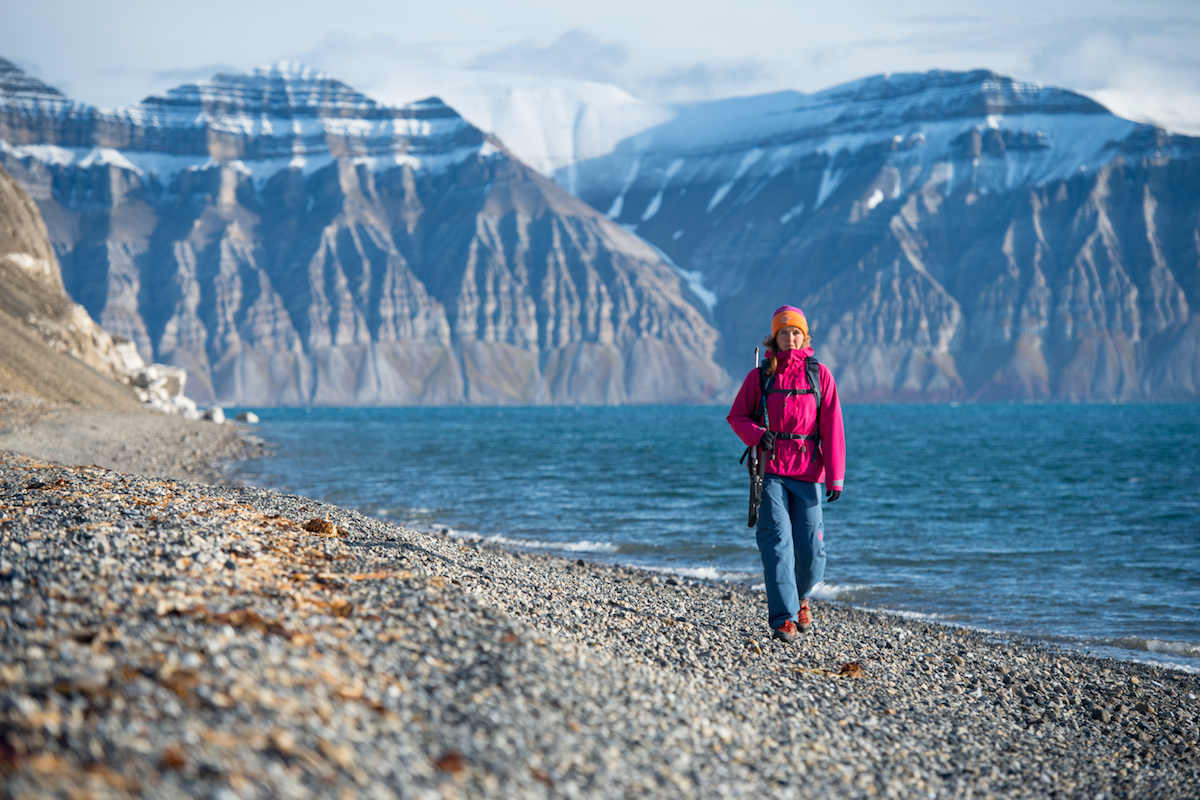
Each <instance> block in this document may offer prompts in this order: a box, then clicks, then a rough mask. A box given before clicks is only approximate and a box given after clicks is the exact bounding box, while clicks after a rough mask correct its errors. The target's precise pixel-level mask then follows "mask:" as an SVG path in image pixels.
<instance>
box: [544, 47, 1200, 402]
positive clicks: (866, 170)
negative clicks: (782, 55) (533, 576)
mask: <svg viewBox="0 0 1200 800" xmlns="http://www.w3.org/2000/svg"><path fill="white" fill-rule="evenodd" d="M555 177H556V179H557V180H558V181H559V182H560V183H562V184H563V185H569V186H571V187H572V189H573V191H575V192H576V193H577V194H578V196H580V197H581V198H583V199H584V200H586V201H587V202H588V203H590V204H591V205H592V206H593V207H595V208H596V209H598V210H602V211H605V212H606V213H607V215H608V216H609V217H611V218H612V219H614V220H616V221H619V222H621V223H622V224H624V225H626V226H627V227H629V228H630V229H631V230H636V232H637V233H638V234H639V235H640V236H642V237H643V238H644V239H646V240H647V241H649V242H651V243H652V244H653V245H655V246H656V247H658V248H659V249H660V250H661V251H662V252H663V253H664V254H665V255H666V256H668V257H669V258H670V259H671V260H672V261H673V263H675V264H676V265H678V267H679V269H680V270H681V272H682V273H683V274H685V275H687V276H689V278H690V281H691V285H692V288H693V293H694V294H695V295H696V296H697V297H701V298H704V299H705V301H706V302H707V303H708V304H710V306H711V313H712V316H713V319H714V320H715V323H716V325H717V327H718V329H719V330H720V332H721V343H720V346H719V350H718V353H717V358H718V361H719V362H720V363H721V364H722V365H723V366H725V368H726V369H728V370H729V371H730V372H732V373H734V374H735V375H741V374H743V373H744V372H745V370H746V368H747V366H748V362H749V361H750V358H749V352H750V350H751V348H753V346H754V345H755V344H756V343H757V342H758V340H759V339H760V338H761V337H762V336H763V335H764V333H765V332H766V328H767V320H769V318H770V314H771V311H772V310H773V308H775V307H776V306H778V305H779V304H781V303H783V302H790V303H793V304H796V305H800V306H801V307H802V308H803V309H804V310H805V312H806V313H807V314H808V316H809V320H810V323H811V325H812V329H813V335H814V339H815V344H816V347H817V353H818V356H819V357H820V358H821V359H822V360H823V361H825V362H827V363H828V364H829V365H830V366H831V367H832V368H833V370H834V373H835V374H836V376H837V379H838V383H839V387H840V388H841V390H842V393H843V395H844V396H846V397H847V398H848V399H857V400H864V401H902V400H915V401H947V400H968V399H979V400H984V399H986V400H1013V399H1016V400H1037V399H1059V400H1071V401H1076V400H1078V401H1129V400H1173V399H1188V400H1195V399H1197V398H1198V397H1200V319H1198V318H1197V314H1196V309H1200V140H1198V139H1194V138H1189V137H1185V136H1176V135H1172V134H1170V133H1168V132H1166V131H1164V130H1162V129H1159V128H1155V127H1153V126H1149V125H1142V124H1138V123H1135V122H1131V121H1128V120H1124V119H1121V118H1119V117H1116V116H1114V115H1113V114H1111V113H1109V112H1108V111H1107V110H1106V109H1105V108H1104V107H1102V106H1100V105H1099V104H1097V103H1095V102H1093V101H1092V100H1089V99H1088V98H1086V97H1083V96H1081V95H1078V94H1075V93H1073V92H1070V91H1066V90H1062V89H1055V88H1049V87H1042V86H1037V85H1033V84H1028V83H1021V82H1018V81H1014V80H1012V79H1010V78H1006V77H1004V76H1001V75H997V74H995V73H992V72H987V71H977V72H968V73H954V72H942V71H934V72H928V73H924V74H904V75H890V76H888V75H883V76H876V77H872V78H867V79H864V80H860V81H856V82H853V83H850V84H846V85H844V86H838V87H835V88H832V89H829V90H827V91H823V92H819V93H816V94H812V95H804V94H799V93H796V92H782V93H778V94H772V95H766V96H760V97H749V98H736V99H731V100H724V101H717V102H708V103H696V104H690V105H686V106H679V107H677V108H676V114H675V116H674V118H673V119H671V120H670V121H668V122H666V123H664V124H662V125H659V126H657V127H655V128H652V129H650V130H647V131H644V132H641V133H639V134H637V135H636V136H632V137H630V138H628V139H626V140H625V141H623V142H621V143H620V144H619V145H618V146H617V147H615V148H614V149H613V151H612V152H611V153H608V154H605V155H602V156H599V157H596V158H593V159H589V160H586V161H583V162H580V163H576V164H572V165H570V166H569V167H564V168H561V169H559V170H558V171H557V172H556V175H555Z"/></svg>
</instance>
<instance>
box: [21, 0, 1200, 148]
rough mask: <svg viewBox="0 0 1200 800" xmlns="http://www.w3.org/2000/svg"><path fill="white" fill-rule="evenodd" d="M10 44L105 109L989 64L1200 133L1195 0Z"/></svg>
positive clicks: (149, 33) (569, 10) (26, 25)
mask: <svg viewBox="0 0 1200 800" xmlns="http://www.w3.org/2000/svg"><path fill="white" fill-rule="evenodd" d="M0 56H2V57H4V58H7V59H9V60H10V61H13V62H15V63H16V64H17V65H18V66H20V67H22V68H23V69H25V70H26V71H28V72H30V73H32V74H33V75H35V76H37V77H39V78H41V79H42V80H44V81H46V82H48V83H51V84H53V85H55V86H57V87H58V88H60V89H61V90H63V91H64V92H65V93H66V94H68V95H69V96H70V97H72V98H73V99H76V100H81V101H84V102H87V103H91V104H93V105H98V106H100V107H104V108H112V107H117V106H122V105H130V104H132V103H136V102H137V101H139V100H141V99H142V98H143V97H146V96H148V95H150V94H154V93H161V92H163V91H165V90H166V89H169V88H171V87H173V86H177V85H179V84H181V83H188V82H194V81H197V80H203V79H206V78H209V77H211V76H212V75H214V74H216V73H217V72H231V71H232V72H242V71H248V70H251V69H253V68H254V67H256V66H260V65H264V64H269V63H271V62H274V61H277V60H280V59H296V60H300V61H303V62H305V63H307V64H309V65H310V66H313V67H316V68H319V69H323V70H326V71H328V72H330V73H332V74H333V75H334V76H335V77H337V78H339V79H341V80H343V81H345V82H346V83H349V84H350V85H352V86H354V87H355V88H357V89H359V90H361V91H363V92H366V93H367V94H369V95H371V96H373V97H375V98H376V99H379V100H381V101H384V102H389V103H403V102H409V101H412V100H416V99H419V98H421V97H426V96H428V95H430V94H437V93H438V89H439V87H441V86H443V85H445V84H446V82H447V81H448V80H451V79H453V80H457V81H462V80H464V79H466V80H469V79H470V78H471V76H472V75H475V74H479V75H483V74H484V73H486V74H487V75H488V76H490V79H492V80H494V79H495V76H496V75H520V76H524V77H523V79H524V80H529V78H530V76H533V77H534V78H555V79H562V78H571V79H579V80H589V81H599V82H605V83H612V84H615V85H617V86H619V87H621V88H622V89H624V90H625V91H626V92H628V93H630V94H631V95H633V96H635V97H637V98H642V99H645V100H651V101H682V100H704V99H715V98H720V97H730V96H735V95H749V94H759V93H764V92H770V91H777V90H782V89H794V90H798V91H802V92H813V91H818V90H820V89H825V88H828V87H830V86H834V85H837V84H839V83H844V82H846V81H850V80H855V79H857V78H862V77H866V76H868V75H875V74H879V73H884V72H891V73H897V72H923V71H926V70H929V69H949V70H965V69H976V68H986V69H991V70H994V71H996V72H999V73H1002V74H1006V75H1009V76H1012V77H1014V78H1018V79H1020V80H1027V81H1034V82H1037V83H1041V84H1044V85H1048V86H1059V87H1063V88H1067V89H1073V90H1076V91H1079V92H1082V93H1084V94H1087V95H1089V96H1091V97H1093V98H1095V99H1096V100H1098V101H1100V102H1101V103H1103V104H1104V105H1106V106H1108V107H1109V108H1110V109H1112V110H1113V111H1114V112H1116V113H1118V114H1120V115H1121V116H1125V117H1128V118H1131V119H1137V120H1139V121H1149V122H1155V123H1157V124H1160V125H1162V126H1164V127H1166V128H1168V129H1170V130H1173V131H1176V132H1181V133H1191V134H1194V135H1200V2H1197V1H1196V0H1142V2H1140V3H1137V4H1134V3H1130V2H1129V1H1128V0H1120V2H1117V1H1116V0H1088V2H1082V1H1081V0H1040V1H1034V0H1007V2H1004V3H995V2H989V3H979V2H975V3H972V2H969V1H964V0H955V2H948V1H945V0H906V2H901V3H898V2H894V0H889V1H888V2H883V1H882V0H843V2H838V3H820V2H812V0H738V1H737V2H736V3H735V2H714V1H713V0H608V2H604V3H596V2H586V3H585V2H575V0H510V1H509V2H507V3H496V2H495V1H494V0H440V1H439V2H429V0H421V2H415V1H414V0H339V2H337V3H330V2H327V0H323V1H322V2H316V0H289V1H288V2H286V3H285V2H273V3H267V2H261V1H260V0H207V2H205V3H187V4H184V3H164V2H162V0H112V2H110V3H105V4H99V5H98V4H96V3H95V2H93V1H92V0H88V2H84V1H83V0H37V2H23V3H19V2H12V3H9V4H8V8H6V10H5V12H4V24H3V26H0Z"/></svg>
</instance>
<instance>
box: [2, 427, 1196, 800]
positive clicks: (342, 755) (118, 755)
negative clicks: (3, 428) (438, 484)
mask: <svg viewBox="0 0 1200 800" xmlns="http://www.w3.org/2000/svg"><path fill="white" fill-rule="evenodd" d="M191 424H193V425H203V424H206V423H202V422H195V423H191ZM208 424H210V423H208ZM222 427H224V426H222ZM218 477H219V475H218ZM311 520H327V521H328V522H329V523H330V527H331V528H335V529H336V534H333V535H328V534H326V535H322V534H320V533H313V532H309V531H306V530H305V529H304V525H305V523H306V522H309V521H311ZM764 609H765V601H764V599H763V596H762V593H761V592H755V591H752V590H749V589H746V588H745V587H742V586H737V585H730V584H723V583H719V582H707V581H696V580H691V579H687V578H669V579H665V580H664V579H663V578H662V577H657V578H656V577H655V576H654V575H651V574H649V573H645V572H641V571H639V570H636V569H632V568H627V567H622V566H616V565H611V564H600V563H591V562H587V561H582V562H581V560H577V559H561V558H556V557H553V556H549V555H546V554H539V553H529V552H515V551H506V550H503V549H500V548H497V547H495V546H492V545H487V544H484V543H478V542H465V541H463V540H459V539H454V538H451V537H448V536H445V535H434V534H424V533H417V532H414V531H410V530H406V529H403V528H400V527H396V526H393V525H390V524H387V523H384V522H382V521H379V520H375V519H371V518H369V517H365V516H363V515H361V514H358V513H357V512H354V511H349V510H346V509H342V508H338V507H336V506H331V505H326V504H323V503H320V502H317V501H314V500H312V499H309V498H305V497H299V496H292V495H284V494H277V493H272V492H269V491H265V490H262V489H257V488H253V487H239V486H227V485H224V486H222V485H217V486H213V485H207V484H203V483H200V482H197V481H194V480H181V479H172V478H163V477H149V476H144V475H136V474H132V473H129V472H118V471H114V470H110V469H106V468H103V467H98V466H62V465H60V464H55V463H51V462H48V461H42V460H38V459H36V458H33V457H30V456H23V455H16V454H13V453H3V454H0V638H2V641H3V647H2V648H0V775H3V776H4V777H3V785H4V791H5V792H6V793H7V795H8V796H12V797H20V796H62V797H67V796H75V795H79V796H83V795H87V794H108V795H121V796H130V795H132V796H140V797H167V796H184V797H202V796H203V797H217V796H220V797H229V798H268V797H296V798H305V797H363V798H408V797H415V798H431V799H432V798H444V797H505V798H507V797H519V798H523V797H537V798H541V797H549V796H556V797H557V796H565V797H589V798H590V797H596V798H624V797H628V796H632V795H643V796H655V797H659V796H661V797H681V798H725V797H729V798H732V797H745V796H755V797H758V796H761V797H779V798H823V797H832V796H837V797H850V798H867V797H880V796H883V797H914V796H922V797H926V796H932V797H987V796H994V797H1006V798H1008V797H1015V798H1023V797H1047V796H1051V795H1055V796H1068V797H1089V798H1091V797H1097V796H1101V795H1103V796H1105V797H1130V796H1141V795H1154V796H1161V797H1185V796H1189V795H1190V794H1191V793H1193V792H1194V788H1195V786H1197V785H1200V735H1198V734H1200V731H1198V727H1197V721H1196V717H1195V712H1194V710H1193V709H1194V706H1195V703H1194V696H1195V695H1196V694H1197V693H1200V676H1197V675H1193V674H1190V673H1185V672H1177V671H1171V670H1167V669H1163V668H1160V667H1156V666H1149V665H1143V664H1135V663H1130V662H1118V661H1111V660H1104V659H1098V658H1093V657H1090V656H1085V655H1081V654H1078V653H1075V652H1072V651H1067V650H1059V649H1056V648H1055V647H1053V646H1051V645H1047V644H1044V643H1039V642H1036V641H1033V640H1027V639H1023V638H1020V637H1017V636H1007V635H997V634H992V633H985V632H979V631H970V630H962V629H957V628H950V627H943V626H939V625H936V624H932V623H928V622H924V621H918V620H910V619H904V618H897V617H892V616H887V615H884V614H880V613H875V612H870V611H865V610H861V609H856V608H852V607H848V606H843V605H838V604H836V603H816V602H815V603H814V604H813V614H814V617H815V624H814V626H813V629H812V631H811V632H810V633H809V634H807V635H805V636H802V637H801V638H800V639H799V640H798V641H797V642H795V643H793V644H791V645H785V644H783V643H781V642H778V641H776V640H774V639H772V638H771V636H770V631H769V630H768V629H767V628H766V625H765V624H764V616H765V611H764ZM1135 678H1136V681H1135V680H1134V679H1135ZM1189 697H1192V698H1193V699H1192V700H1189V699H1188V698H1189ZM1121 708H1124V709H1125V711H1124V713H1122V714H1114V713H1112V711H1110V709H1121Z"/></svg>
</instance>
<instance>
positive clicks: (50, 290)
mask: <svg viewBox="0 0 1200 800" xmlns="http://www.w3.org/2000/svg"><path fill="white" fill-rule="evenodd" d="M125 373H126V370H125V368H124V365H123V361H122V358H121V356H120V354H119V352H118V349H117V347H116V345H115V344H114V342H113V340H112V337H111V336H109V335H108V334H107V333H106V332H105V331H104V330H102V329H101V328H100V326H98V325H97V324H96V323H95V322H94V321H93V320H92V318H91V317H89V316H88V314H87V312H86V311H84V310H83V308H82V307H81V306H79V305H78V304H76V303H74V302H72V301H71V298H69V297H68V296H67V293H66V291H65V290H64V289H63V283H62V276H61V274H60V272H59V267H58V261H57V260H56V259H55V257H54V250H53V249H52V248H51V247H50V241H49V239H48V237H47V234H46V226H45V224H44V223H43V222H42V218H41V216H40V215H39V214H38V211H37V207H36V206H35V205H34V204H33V201H32V200H30V199H29V196H28V195H27V194H26V193H25V192H24V191H23V190H22V189H21V187H20V186H19V185H18V184H17V182H16V181H15V180H13V178H12V176H10V175H9V174H8V173H7V172H5V171H4V170H3V169H0V389H3V390H6V391H15V392H22V393H25V394H31V395H36V396H38V397H42V398H44V399H47V400H52V401H56V402H69V403H81V404H84V405H93V406H103V407H107V408H118V409H126V410H132V409H135V408H137V402H136V400H135V399H134V395H133V392H131V391H130V390H129V389H128V388H127V386H125V385H124V382H125Z"/></svg>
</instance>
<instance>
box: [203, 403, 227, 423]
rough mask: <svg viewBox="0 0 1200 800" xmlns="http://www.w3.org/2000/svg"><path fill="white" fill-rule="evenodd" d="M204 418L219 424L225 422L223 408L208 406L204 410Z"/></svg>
mask: <svg viewBox="0 0 1200 800" xmlns="http://www.w3.org/2000/svg"><path fill="white" fill-rule="evenodd" d="M204 418H205V419H208V420H212V421H213V422H215V423H216V424H218V425H221V424H223V423H224V422H225V409H223V408H221V407H220V406H209V407H208V409H206V410H205V412H204Z"/></svg>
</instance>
